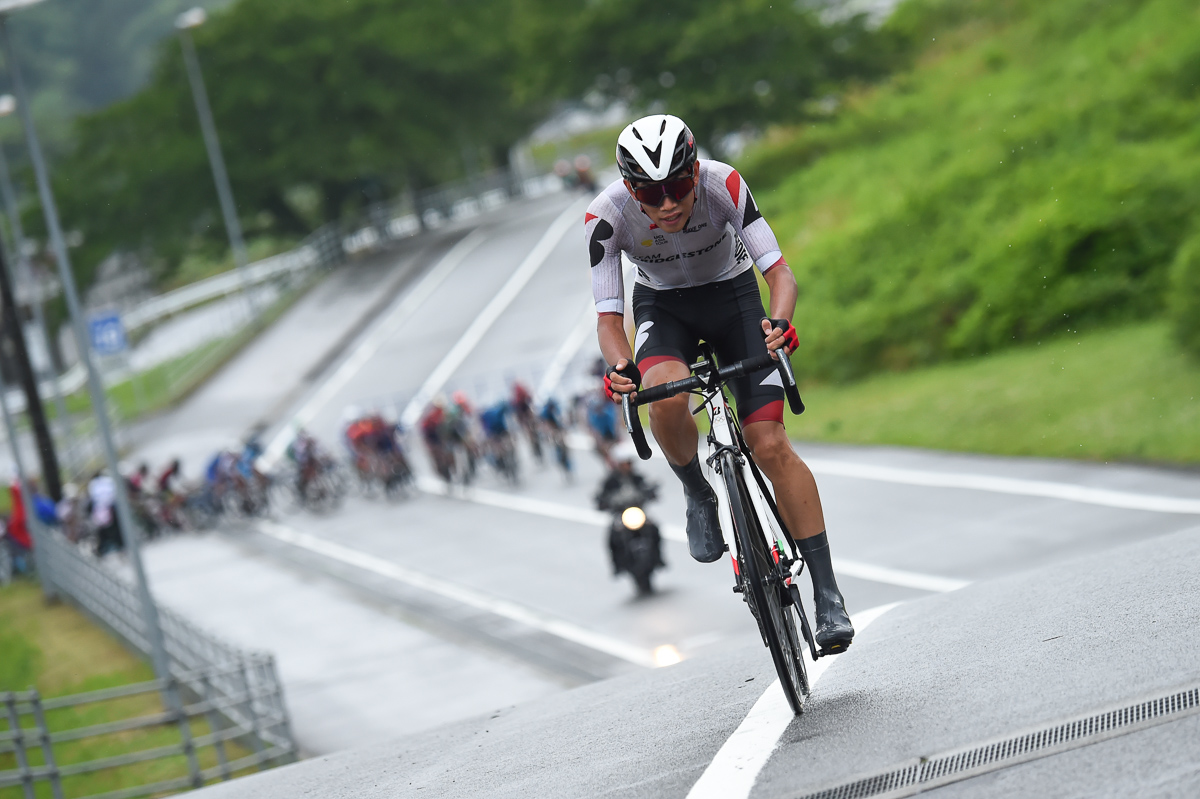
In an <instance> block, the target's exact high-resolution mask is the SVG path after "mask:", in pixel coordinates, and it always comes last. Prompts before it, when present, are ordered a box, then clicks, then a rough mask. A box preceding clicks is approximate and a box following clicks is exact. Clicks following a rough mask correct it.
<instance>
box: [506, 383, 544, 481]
mask: <svg viewBox="0 0 1200 799" xmlns="http://www.w3.org/2000/svg"><path fill="white" fill-rule="evenodd" d="M509 407H510V408H511V409H512V412H513V415H514V416H516V417H517V424H519V425H521V429H522V430H524V431H525V435H527V436H528V437H529V449H530V450H531V451H532V452H533V457H534V458H535V459H536V460H537V462H538V463H541V462H542V437H541V434H540V433H539V432H538V427H537V414H536V413H534V411H533V395H532V394H530V393H529V389H527V388H526V387H525V384H524V383H522V382H521V381H520V380H514V381H513V384H512V399H511V400H510V404H509Z"/></svg>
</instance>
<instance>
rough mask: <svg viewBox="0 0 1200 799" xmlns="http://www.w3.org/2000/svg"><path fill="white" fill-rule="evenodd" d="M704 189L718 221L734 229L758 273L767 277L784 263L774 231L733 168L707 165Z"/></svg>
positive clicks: (712, 162)
mask: <svg viewBox="0 0 1200 799" xmlns="http://www.w3.org/2000/svg"><path fill="white" fill-rule="evenodd" d="M706 188H707V189H708V194H709V197H711V198H712V202H713V207H714V209H715V210H716V211H717V216H718V218H721V217H724V219H725V221H726V222H728V223H729V224H730V225H732V226H733V230H734V232H735V233H737V235H738V236H739V237H740V238H741V240H742V242H743V243H744V244H745V245H746V250H747V252H749V253H750V257H751V258H752V259H754V265H755V266H757V267H758V271H760V272H762V273H763V274H766V273H767V272H769V271H770V270H771V268H772V267H775V266H779V265H780V264H782V263H784V261H783V251H782V250H780V248H779V242H778V240H776V238H775V231H773V230H771V226H770V225H769V224H767V220H765V219H763V215H762V214H761V213H760V212H759V210H758V205H757V204H756V203H755V202H754V195H752V194H751V193H750V188H749V187H748V186H747V185H746V181H744V180H742V176H741V175H739V174H738V171H737V170H736V169H734V168H733V167H731V166H730V165H729V164H723V163H721V162H719V161H711V162H709V169H708V185H707V187H706Z"/></svg>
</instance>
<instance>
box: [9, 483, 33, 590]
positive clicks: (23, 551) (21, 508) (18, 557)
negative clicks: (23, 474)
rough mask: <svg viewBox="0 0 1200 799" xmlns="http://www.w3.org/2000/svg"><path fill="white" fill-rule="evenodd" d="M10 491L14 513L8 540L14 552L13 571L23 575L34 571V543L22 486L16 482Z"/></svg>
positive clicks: (11, 518)
mask: <svg viewBox="0 0 1200 799" xmlns="http://www.w3.org/2000/svg"><path fill="white" fill-rule="evenodd" d="M8 490H9V496H10V497H11V501H12V513H11V514H10V515H9V517H8V524H7V532H8V535H7V540H8V545H9V548H10V550H11V551H12V559H13V570H14V571H15V572H16V573H17V574H22V573H24V572H28V571H30V570H31V569H32V563H31V562H30V558H29V553H30V552H31V551H32V550H33V541H32V540H31V539H30V538H29V527H28V525H27V524H26V518H25V502H24V500H23V499H22V497H21V486H20V484H19V483H18V482H17V481H16V480H14V481H13V482H12V485H11V486H9V489H8Z"/></svg>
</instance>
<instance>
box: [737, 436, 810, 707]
mask: <svg viewBox="0 0 1200 799" xmlns="http://www.w3.org/2000/svg"><path fill="white" fill-rule="evenodd" d="M721 472H722V477H723V478H724V480H725V487H726V488H727V489H728V492H729V509H730V511H731V513H732V515H733V526H734V533H735V535H736V536H737V548H738V574H739V575H740V578H741V583H742V596H743V597H744V598H745V600H746V602H747V604H749V605H750V610H751V612H752V613H753V614H754V616H755V618H757V619H758V625H759V630H760V631H761V633H762V637H763V642H764V643H765V644H766V646H767V648H768V649H769V650H771V660H773V661H774V663H775V672H776V673H777V674H778V675H779V682H780V684H781V685H782V686H783V694H784V696H786V697H787V700H788V704H789V705H791V707H792V712H793V713H795V714H796V715H797V716H798V715H800V713H802V712H803V710H804V699H805V697H807V696H808V693H809V686H808V672H807V671H806V670H805V668H804V654H803V650H802V648H801V643H800V642H801V639H800V636H799V634H798V633H797V632H796V617H795V615H794V614H795V608H794V607H793V606H792V604H791V602H790V601H789V599H788V598H787V596H786V592H787V590H788V588H787V585H786V583H785V582H784V578H785V575H784V573H783V569H782V567H781V566H780V565H779V562H778V559H777V558H776V556H775V553H774V551H773V549H772V547H771V546H770V544H768V543H767V536H766V534H765V532H764V530H763V524H762V521H761V520H760V519H759V518H758V514H757V513H756V511H755V506H754V503H753V502H752V501H751V499H750V491H749V488H748V487H747V486H746V479H745V476H744V475H743V474H742V470H741V469H740V468H739V465H738V464H737V462H736V461H735V460H734V459H733V457H726V458H725V459H724V461H723V463H722V469H721Z"/></svg>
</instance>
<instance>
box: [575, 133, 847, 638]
mask: <svg viewBox="0 0 1200 799" xmlns="http://www.w3.org/2000/svg"><path fill="white" fill-rule="evenodd" d="M616 155H617V166H618V168H619V170H620V173H621V180H618V181H615V182H613V183H612V184H611V185H609V186H608V188H606V189H605V190H604V191H603V192H601V194H600V195H599V196H598V197H597V198H596V199H595V200H593V201H592V203H591V205H590V206H589V207H588V210H587V214H586V215H585V216H584V235H585V240H586V244H587V248H588V252H589V255H590V261H591V267H592V268H591V274H592V293H593V296H594V297H595V300H596V311H597V314H598V315H599V321H598V323H597V335H598V338H599V342H600V350H601V352H602V353H603V354H604V357H605V359H606V362H607V363H608V364H610V366H609V367H608V370H607V373H606V376H605V381H606V389H607V391H608V393H609V395H610V397H611V398H612V400H613V401H614V402H619V401H620V394H629V393H634V392H636V391H637V390H638V388H640V387H643V386H644V387H650V386H656V385H660V384H662V383H665V382H668V381H674V380H682V379H685V378H687V377H688V376H689V374H690V371H691V370H690V368H689V365H690V364H691V363H693V362H694V361H695V360H696V358H697V356H698V355H699V342H700V340H701V339H703V340H705V341H707V342H708V343H709V344H711V345H712V346H713V348H714V350H715V351H716V354H717V357H718V359H720V360H721V361H722V362H725V363H732V362H734V361H740V360H743V359H745V358H749V357H753V356H756V355H759V354H762V353H764V352H767V351H771V352H774V353H777V352H778V350H780V349H783V354H784V356H785V357H786V355H788V354H790V353H791V352H792V351H794V350H795V348H796V347H797V346H798V344H799V341H798V338H797V335H796V331H795V328H794V327H793V326H792V323H791V317H792V315H793V314H794V313H795V309H796V297H797V291H798V289H797V286H796V279H795V276H794V275H793V274H792V271H791V269H790V268H789V267H788V266H787V262H786V261H785V260H784V258H783V254H782V252H781V251H780V248H779V244H778V242H777V240H776V238H775V234H774V232H773V231H772V230H771V227H770V225H769V224H768V223H767V221H766V220H765V219H764V218H763V215H762V213H761V212H760V211H759V210H758V206H757V205H756V204H755V202H754V197H753V196H752V195H751V193H750V189H749V188H748V187H747V186H746V183H745V181H743V180H742V178H741V175H739V174H738V172H737V170H736V169H734V168H733V167H732V166H730V165H728V164H724V163H721V162H719V161H711V160H707V159H700V158H698V157H697V152H696V140H695V137H694V136H693V135H692V132H691V131H690V130H689V129H688V127H687V125H686V124H684V122H683V120H681V119H679V118H678V117H675V116H670V115H667V114H654V115H652V116H647V117H643V118H642V119H639V120H636V121H635V122H633V123H631V124H630V125H628V126H627V127H626V128H625V129H624V130H623V131H622V132H621V134H620V135H619V136H618V138H617V152H616ZM622 253H624V254H625V255H627V256H628V257H629V258H630V260H632V261H633V263H634V264H636V265H637V275H636V278H635V280H636V285H635V286H634V288H633V297H632V299H633V303H632V305H633V314H634V319H635V322H636V334H635V340H634V346H633V347H632V348H631V347H630V344H629V339H628V338H627V337H626V333H625V324H624V314H625V286H624V280H623V275H622V263H621V256H622ZM755 267H757V268H758V270H759V271H760V273H761V274H762V277H763V280H764V282H765V283H766V284H767V286H768V288H769V289H770V316H769V317H768V316H766V315H764V314H763V306H762V296H761V295H760V293H759V288H758V282H757V280H756V278H755V274H754V268H755ZM776 357H779V355H778V354H776ZM730 389H731V391H732V392H733V395H734V399H735V400H736V403H737V412H738V416H739V419H740V421H741V424H742V432H743V435H744V437H745V439H746V444H747V446H748V447H749V448H750V450H751V452H752V453H753V455H754V459H755V461H756V462H757V463H758V465H759V467H760V468H761V469H762V471H763V473H764V474H765V475H766V476H767V477H768V478H769V479H770V481H771V483H772V485H773V486H774V489H775V494H776V499H777V501H778V504H779V509H780V513H781V515H782V517H783V521H784V523H785V525H786V526H787V529H788V530H789V532H790V533H791V535H792V537H793V538H794V539H795V541H796V546H797V548H798V549H799V550H800V552H801V554H802V555H803V557H804V560H805V562H806V563H807V564H808V569H809V573H810V574H811V576H812V581H813V593H814V598H815V605H816V614H815V616H816V636H815V637H816V639H817V643H818V644H819V645H820V646H821V648H822V649H824V650H825V651H826V652H829V653H834V652H841V651H844V650H845V648H846V647H847V646H849V644H850V642H851V641H852V640H853V638H854V627H853V625H852V624H851V623H850V617H849V615H848V614H847V613H846V608H845V603H844V601H843V599H842V594H841V591H839V590H838V586H837V581H836V579H835V578H834V573H833V565H832V562H831V560H830V554H829V544H828V539H827V537H826V532H825V519H824V514H823V512H822V508H821V500H820V496H819V495H818V492H817V484H816V481H815V480H814V479H813V476H812V472H811V471H809V469H808V467H807V466H806V465H805V464H804V462H803V461H802V460H800V458H799V456H798V455H797V454H796V452H795V450H794V449H792V445H791V442H790V441H789V440H788V438H787V433H786V431H785V430H784V427H783V398H784V397H783V384H782V381H781V380H780V378H779V375H778V373H777V372H776V371H775V370H774V369H772V368H770V367H768V368H765V369H763V370H762V371H761V372H758V373H756V374H754V375H748V376H746V377H743V378H738V379H736V380H733V381H731V383H730ZM649 410H650V427H651V430H652V431H653V433H654V437H655V439H656V440H657V441H658V443H659V445H660V446H661V447H662V450H663V453H664V454H665V455H666V457H667V461H668V462H669V463H670V464H671V468H672V469H673V470H674V472H675V474H676V475H677V476H678V477H679V479H680V481H681V482H682V483H683V486H684V494H685V496H686V498H687V534H688V547H689V549H690V551H691V554H692V557H694V558H696V560H699V561H701V562H703V563H709V562H712V561H715V560H717V559H718V558H720V557H721V554H722V552H723V551H724V550H725V544H724V540H723V537H722V535H721V528H720V521H719V519H718V515H717V499H716V494H715V493H714V491H713V489H712V486H711V485H710V484H709V482H708V479H707V477H706V476H705V474H704V472H703V470H702V468H701V466H700V461H699V458H698V456H697V441H698V432H697V429H696V423H695V420H694V419H693V417H692V414H691V409H690V408H689V405H688V395H686V394H682V395H679V396H677V397H674V398H672V399H669V400H664V401H663V402H656V403H653V404H652V405H650V407H649Z"/></svg>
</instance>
